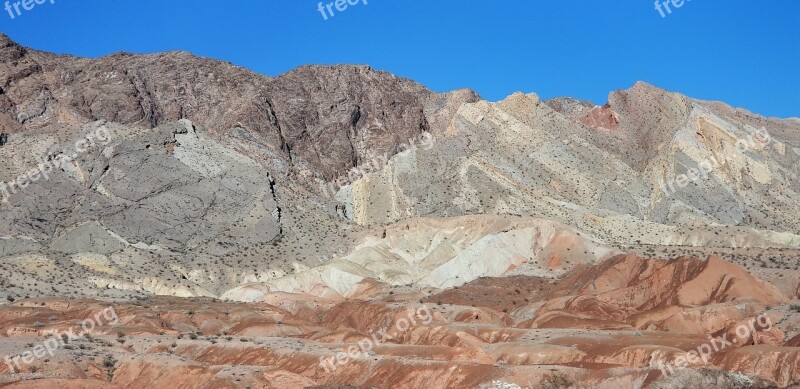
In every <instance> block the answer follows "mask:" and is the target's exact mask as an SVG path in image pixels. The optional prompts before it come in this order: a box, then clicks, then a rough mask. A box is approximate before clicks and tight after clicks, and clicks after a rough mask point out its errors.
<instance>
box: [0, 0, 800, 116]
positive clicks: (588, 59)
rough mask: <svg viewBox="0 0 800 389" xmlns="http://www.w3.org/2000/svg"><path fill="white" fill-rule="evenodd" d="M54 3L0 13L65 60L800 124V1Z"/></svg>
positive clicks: (25, 38) (26, 38) (7, 28)
mask: <svg viewBox="0 0 800 389" xmlns="http://www.w3.org/2000/svg"><path fill="white" fill-rule="evenodd" d="M28 1H31V0H28ZM40 1H41V0H40ZM50 1H51V0H46V2H45V3H44V4H41V5H35V7H34V8H33V9H32V10H29V11H26V10H24V9H23V10H22V14H21V15H20V16H16V17H15V18H14V19H13V20H12V19H11V17H10V16H9V14H8V12H6V11H5V10H4V9H0V12H1V13H0V31H2V32H4V33H6V34H7V35H9V36H10V37H11V38H13V39H15V40H16V41H18V42H20V43H22V44H24V45H26V46H30V47H33V48H36V49H41V50H46V51H54V52H58V53H69V54H75V55H80V56H91V57H94V56H102V55H106V54H109V53H113V52H117V51H129V52H140V53H146V52H155V51H163V50H187V51H191V52H193V53H195V54H198V55H202V56H207V57H212V58H218V59H224V60H227V61H230V62H233V63H235V64H237V65H241V66H244V67H247V68H250V69H253V70H255V71H257V72H260V73H264V74H268V75H277V74H280V73H282V72H285V71H287V70H289V69H292V68H294V67H296V66H299V65H302V64H317V63H322V64H336V63H358V64H369V65H372V66H373V67H375V68H377V69H381V70H386V71H389V72H392V73H395V74H397V75H400V76H404V77H409V78H412V79H414V80H416V81H418V82H420V83H422V84H424V85H426V86H427V87H429V88H431V89H433V90H436V91H445V90H451V89H456V88H461V87H470V88H473V89H475V90H476V91H478V92H479V93H480V94H481V95H482V96H484V98H487V99H489V100H498V99H501V98H503V97H505V96H506V95H508V94H510V93H512V92H514V91H517V90H520V91H523V92H536V93H538V94H539V95H540V96H542V97H544V98H549V97H555V96H573V97H578V98H583V99H588V100H592V101H594V102H595V103H598V104H602V103H604V102H605V101H606V98H607V96H608V93H609V92H610V91H613V90H615V89H625V88H628V87H630V86H631V85H632V84H633V83H634V82H635V81H637V80H643V81H646V82H649V83H651V84H655V85H657V86H660V87H662V88H666V89H669V90H674V91H679V92H682V93H684V94H687V95H689V96H692V97H697V98H701V99H709V100H722V101H725V102H727V103H730V104H731V105H734V106H737V107H743V108H747V109H749V110H752V111H754V112H756V113H760V114H764V115H767V116H779V117H790V116H800V1H798V0H770V1H761V0H759V1H756V0H753V1H744V0H728V1H724V0H687V1H686V2H685V4H684V5H683V6H682V7H681V8H679V9H673V12H672V14H669V15H667V16H666V17H664V18H662V17H661V15H660V14H659V12H658V11H656V9H655V6H654V3H653V1H652V0H619V1H616V0H615V1H599V0H581V1H578V0H574V1H568V0H560V1H557V0H424V1H423V0H407V1H398V0H367V1H368V4H366V5H363V4H361V3H359V4H358V5H354V6H349V8H348V9H346V10H345V11H344V12H338V11H336V12H337V13H336V15H335V16H333V17H330V16H329V19H328V20H325V19H323V17H322V14H321V13H320V12H319V11H318V10H317V4H318V1H307V0H281V1H276V0H247V1H245V0H229V1H219V0H218V1H211V0H192V1H189V0H158V1H156V0H135V1H134V0H127V1H126V0H113V1H112V0H54V1H55V3H53V4H51V3H50ZM329 1H332V0H329ZM12 3H13V2H12ZM3 5H4V0H0V6H3ZM334 10H335V8H334ZM12 12H13V11H12Z"/></svg>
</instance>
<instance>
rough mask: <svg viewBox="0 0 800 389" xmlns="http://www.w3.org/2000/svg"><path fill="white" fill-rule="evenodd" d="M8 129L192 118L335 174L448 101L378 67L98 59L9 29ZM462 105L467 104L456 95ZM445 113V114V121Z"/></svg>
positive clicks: (385, 148) (0, 49)
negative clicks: (31, 45) (24, 40)
mask: <svg viewBox="0 0 800 389" xmlns="http://www.w3.org/2000/svg"><path fill="white" fill-rule="evenodd" d="M0 88H2V90H0V131H2V132H8V133H14V132H19V131H24V130H29V129H36V128H42V127H46V126H48V125H51V124H54V123H61V124H82V123H86V122H90V121H94V120H100V119H104V120H107V121H111V122H117V123H120V124H125V125H131V126H138V127H147V128H150V127H156V126H158V125H160V124H164V123H168V122H173V121H175V120H178V119H182V118H188V119H190V120H192V121H193V122H195V123H197V124H199V125H201V126H203V127H206V128H207V129H208V130H209V131H210V132H211V133H214V134H218V135H221V134H226V133H230V132H232V130H234V132H237V133H241V131H244V132H246V133H248V134H249V135H248V137H249V138H253V139H255V140H257V141H258V142H259V143H261V144H263V145H264V146H266V147H267V148H268V149H273V151H274V152H275V153H277V154H278V155H279V156H281V157H282V158H284V159H286V160H287V162H289V163H290V164H292V165H295V166H301V167H302V168H307V169H309V170H311V171H312V172H313V173H314V174H315V175H320V176H323V177H326V178H331V177H334V176H336V175H338V174H341V173H343V172H345V171H347V170H348V169H350V168H352V167H354V166H358V164H359V162H360V161H363V160H366V159H369V158H372V157H374V156H377V155H383V154H385V153H388V154H389V155H392V154H394V152H395V149H396V148H397V147H398V146H399V145H402V144H404V143H407V142H408V139H409V138H412V137H415V136H418V135H419V134H420V133H422V132H423V131H436V128H432V126H431V124H430V122H431V121H430V120H429V119H428V117H429V116H437V117H438V116H441V113H442V112H441V110H442V109H444V108H446V107H447V106H448V105H449V106H452V105H454V104H448V103H445V104H442V99H444V100H448V99H458V100H460V101H469V102H474V101H477V100H478V96H477V94H475V93H474V92H471V91H469V92H468V93H456V94H436V93H433V92H430V91H428V90H427V89H425V88H424V87H423V86H421V85H419V84H417V83H415V82H413V81H411V80H408V79H403V78H398V77H396V76H394V75H392V74H389V73H386V72H379V71H375V70H373V69H372V68H370V67H368V66H352V65H340V66H304V67H301V68H298V69H296V70H293V71H290V72H288V73H286V74H283V75H281V76H279V77H277V78H271V77H267V76H264V75H260V74H256V73H253V72H251V71H249V70H246V69H244V68H241V67H238V66H235V65H232V64H230V63H226V62H222V61H216V60H212V59H207V58H200V57H197V56H194V55H192V54H189V53H186V52H167V53H160V54H148V55H133V54H126V53H118V54H114V55H110V56H107V57H102V58H98V59H88V58H77V57H73V56H65V55H54V54H49V53H43V52H38V51H35V50H31V49H27V48H25V47H22V46H20V45H18V44H16V43H15V42H13V41H11V40H10V39H9V38H8V37H6V36H5V35H0ZM455 105H458V104H455ZM436 122H437V123H438V122H441V121H440V120H436Z"/></svg>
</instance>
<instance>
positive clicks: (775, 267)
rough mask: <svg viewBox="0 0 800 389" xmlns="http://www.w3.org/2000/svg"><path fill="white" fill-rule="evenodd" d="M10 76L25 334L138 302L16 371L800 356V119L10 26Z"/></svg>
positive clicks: (530, 373) (744, 377) (706, 368)
mask: <svg viewBox="0 0 800 389" xmlns="http://www.w3.org/2000/svg"><path fill="white" fill-rule="evenodd" d="M0 83H1V84H0V161H2V162H3V169H0V200H2V203H0V297H2V298H3V299H4V303H3V304H0V334H2V336H3V337H2V338H0V348H2V349H4V350H7V354H8V355H10V356H13V355H21V353H24V351H25V350H26V347H28V345H29V344H33V343H35V342H39V341H46V340H44V339H46V338H47V337H48V336H50V335H52V334H59V333H61V332H63V331H66V330H67V329H68V328H71V326H73V325H74V324H75V322H76V321H79V320H95V321H99V320H100V317H99V316H97V314H96V312H98V311H100V310H102V309H103V307H108V306H110V307H113V308H114V309H115V310H116V311H115V312H116V314H118V315H117V316H116V320H112V321H113V322H112V321H109V322H103V323H99V322H98V323H97V328H96V329H94V330H93V332H92V335H91V336H90V337H88V338H87V337H84V338H80V339H79V340H76V341H75V343H74V344H75V345H76V346H74V347H73V346H70V347H66V345H63V346H64V347H58V350H57V351H53V352H52V353H50V355H49V357H50V358H47V359H42V360H41V361H40V360H36V361H35V362H32V363H30V364H28V363H23V364H22V365H20V364H19V360H18V359H17V360H15V359H13V358H10V359H8V360H6V364H5V366H2V365H0V371H2V372H3V374H2V376H0V383H2V384H4V385H5V384H8V385H10V387H25V385H30V384H33V381H32V380H36V383H35V385H37V387H60V388H61V387H98V388H111V387H114V388H117V387H142V388H145V387H165V386H171V385H172V386H174V385H184V386H186V387H203V385H206V386H209V385H210V386H214V385H218V386H224V387H248V386H249V387H315V386H320V385H321V386H322V387H337V385H356V386H363V387H371V386H378V387H385V386H392V385H400V386H403V387H481V386H482V385H483V386H484V387H487V385H489V386H488V387H503V388H518V387H522V386H526V385H527V386H533V385H534V384H542V385H544V386H545V387H574V386H578V387H580V386H581V385H582V386H584V387H609V388H611V387H624V386H630V387H657V388H670V387H676V388H677V387H686V386H687V385H689V384H696V385H701V387H711V386H713V385H716V387H744V386H747V385H749V386H748V387H770V385H779V386H789V385H791V384H793V383H796V382H800V368H798V366H800V354H798V353H797V352H796V351H795V350H794V347H795V346H796V345H797V344H800V341H798V338H800V330H798V328H800V326H798V323H800V313H798V312H799V311H798V309H797V307H798V306H800V305H798V304H797V301H796V300H797V298H796V297H797V294H798V291H799V290H800V272H798V271H797V270H798V264H797V263H796V257H797V255H798V254H800V248H799V247H798V246H800V235H798V234H799V232H798V224H797V223H798V222H797V215H800V195H799V193H800V184H798V181H797V171H798V168H800V121H798V120H797V119H796V118H793V119H778V118H765V117H763V116H760V115H758V114H754V113H751V112H748V111H746V110H743V109H738V108H733V107H730V106H728V105H726V104H724V103H720V102H710V101H702V100H697V99H693V98H690V97H687V96H684V95H681V94H679V93H675V92H670V91H666V90H663V89H660V88H658V87H655V86H653V85H649V84H646V83H644V82H638V83H636V84H635V85H633V86H632V87H630V88H628V89H625V90H617V91H614V92H612V93H610V94H609V97H608V100H607V101H606V102H605V103H603V104H602V105H597V104H595V103H593V102H588V101H582V100H578V99H574V98H568V97H559V98H554V99H550V100H541V99H540V98H539V97H538V96H537V95H536V94H533V93H528V94H523V93H515V94H513V95H511V96H509V97H507V98H506V99H504V100H502V101H498V102H489V101H485V100H482V99H481V98H480V96H478V94H477V93H475V92H474V91H471V90H469V89H461V90H456V91H452V92H447V93H436V92H432V91H430V90H428V89H426V88H425V87H423V86H422V85H420V84H418V83H416V82H414V81H411V80H408V79H404V78H399V77H396V76H394V75H392V74H390V73H387V72H384V71H377V70H374V69H372V68H371V67H369V66H361V65H335V66H303V67H300V68H297V69H294V70H291V71H289V72H287V73H284V74H281V75H278V76H276V77H270V76H265V75H260V74H257V73H254V72H251V71H249V70H247V69H244V68H241V67H238V66H235V65H232V64H230V63H226V62H222V61H217V60H213V59H207V58H200V57H197V56H195V55H192V54H190V53H186V52H167V53H159V54H128V53H117V54H113V55H109V56H105V57H101V58H79V57H74V56H70V55H56V54H51V53H46V52H41V51H37V50H33V49H30V48H27V47H23V46H21V45H19V44H17V43H16V42H13V41H12V40H10V39H9V38H8V37H7V36H5V35H2V34H0ZM103 312H105V311H103ZM423 313H424V314H425V315H423V316H424V317H423V316H421V315H422V314H423ZM93 315H94V317H93ZM756 318H757V319H758V320H759V321H758V322H759V323H760V324H759V325H760V327H758V328H755V327H754V324H753V323H755V321H754V320H756ZM106 319H107V321H108V320H110V319H111V318H110V317H106ZM401 319H402V320H405V323H406V324H408V327H406V328H405V329H398V331H399V332H395V333H392V334H390V335H391V336H390V337H388V338H384V339H383V340H381V341H377V340H375V337H374V335H375V334H377V333H381V332H385V331H389V330H391V329H394V328H395V327H397V326H399V324H400V323H402V322H403V321H402V320H401ZM748 320H749V325H750V327H749V328H750V330H749V332H748V334H747V336H739V338H738V340H734V341H732V342H730V347H729V348H727V349H724V350H715V351H714V353H711V354H709V355H706V356H705V357H706V358H704V360H703V362H702V363H700V362H696V361H694V360H693V361H692V362H691V363H689V364H688V366H689V367H688V368H686V369H678V370H677V373H675V372H674V371H671V372H667V370H669V369H668V368H671V367H673V366H675V364H676V363H679V362H677V361H679V360H680V358H684V355H685V354H686V353H687V352H691V351H692V350H699V349H700V348H701V347H704V345H705V344H706V343H707V342H708V341H709V339H715V337H720V336H728V335H733V334H738V332H737V331H738V330H739V329H740V328H741V326H742V325H743V324H742V323H745V324H746V323H748ZM764 321H767V322H768V323H765V322H764ZM766 324H769V325H768V326H767V325H766ZM93 325H94V324H93ZM234 337H236V338H237V339H236V341H235V342H234V341H233V338H234ZM364 339H372V345H371V348H370V350H368V351H365V352H363V353H360V354H359V356H358V357H353V358H350V357H347V358H344V359H346V360H347V362H346V363H342V362H341V361H342V360H343V358H340V355H342V354H344V353H345V352H350V351H351V350H352V348H353V347H356V348H358V347H361V346H363V344H364V342H365V340H364ZM70 344H73V343H70ZM84 350H89V351H84ZM14 353H16V354H14ZM331 358H332V359H331ZM337 358H338V359H337ZM684 359H685V358H684ZM14 361H17V362H14ZM665 363H666V364H667V365H664V364H665ZM665 366H667V367H665ZM785 366H789V367H788V368H787V367H785ZM398 383H399V384H398ZM325 385H329V386H325ZM548 385H549V386H548Z"/></svg>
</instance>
